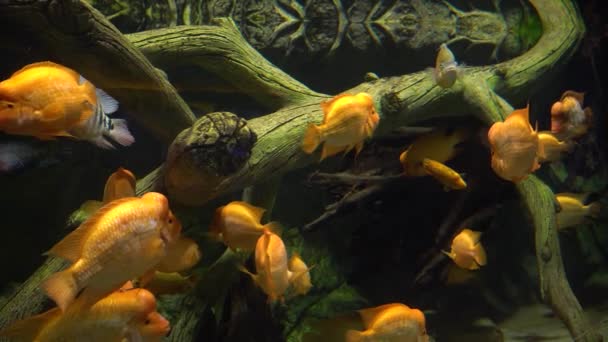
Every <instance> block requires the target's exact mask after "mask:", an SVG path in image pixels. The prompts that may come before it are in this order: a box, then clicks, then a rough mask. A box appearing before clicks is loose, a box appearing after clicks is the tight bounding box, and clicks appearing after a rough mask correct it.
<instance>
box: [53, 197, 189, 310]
mask: <svg viewBox="0 0 608 342" xmlns="http://www.w3.org/2000/svg"><path fill="white" fill-rule="evenodd" d="M180 233H181V224H180V222H179V221H178V219H177V218H176V217H175V216H174V215H173V213H172V212H171V210H170V209H169V202H168V200H167V198H166V197H165V196H164V195H162V194H160V193H157V192H148V193H146V194H144V195H143V196H142V197H141V198H137V197H127V198H122V199H118V200H115V201H112V202H110V203H108V204H106V205H105V206H103V207H102V208H101V209H99V210H98V211H97V212H96V213H95V214H94V215H93V216H91V217H90V218H89V219H87V220H86V221H85V222H84V223H83V224H81V225H80V227H78V228H77V229H75V230H74V231H72V232H71V233H70V234H68V236H66V237H65V238H64V239H63V240H61V241H60V242H59V243H57V244H56V245H55V246H53V247H52V248H51V249H50V250H49V251H48V252H47V254H49V255H52V256H56V257H60V258H63V259H66V260H69V261H72V264H71V266H70V267H69V268H67V269H65V270H63V271H60V272H57V273H55V274H53V275H51V276H50V277H48V278H47V279H46V280H45V281H44V282H43V283H42V285H41V287H42V289H43V290H44V292H45V293H46V294H47V295H48V296H49V297H50V298H51V299H53V300H54V301H55V303H56V304H57V306H59V308H60V309H61V310H62V311H65V310H66V308H67V307H68V306H69V305H70V304H71V303H72V301H73V300H74V298H75V297H76V294H77V293H78V292H80V290H82V289H84V291H83V293H82V294H81V296H85V297H87V298H88V300H89V301H90V303H94V302H95V301H96V300H98V299H100V298H103V297H104V296H106V295H107V294H109V293H111V292H112V291H114V290H116V289H118V288H119V287H120V286H121V285H122V284H124V283H125V282H126V281H127V280H131V279H133V278H136V277H139V276H141V275H143V274H145V273H146V272H150V271H153V268H154V267H155V266H156V265H157V264H158V263H159V262H160V261H161V260H162V258H163V257H164V256H165V255H166V254H167V248H168V246H170V245H171V244H173V243H174V242H175V241H176V240H177V238H178V237H179V235H180Z"/></svg>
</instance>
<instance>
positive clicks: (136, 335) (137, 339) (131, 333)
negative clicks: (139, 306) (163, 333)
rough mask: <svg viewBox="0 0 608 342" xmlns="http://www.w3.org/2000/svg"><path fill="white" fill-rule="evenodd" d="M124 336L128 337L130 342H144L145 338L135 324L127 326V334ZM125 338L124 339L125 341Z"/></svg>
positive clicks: (127, 339)
mask: <svg viewBox="0 0 608 342" xmlns="http://www.w3.org/2000/svg"><path fill="white" fill-rule="evenodd" d="M123 338H124V339H126V341H128V342H144V339H143V337H142V336H141V333H140V332H139V330H137V328H136V327H133V326H127V327H126V328H125V334H124V337H123ZM124 339H123V340H122V341H124ZM159 341H160V340H159Z"/></svg>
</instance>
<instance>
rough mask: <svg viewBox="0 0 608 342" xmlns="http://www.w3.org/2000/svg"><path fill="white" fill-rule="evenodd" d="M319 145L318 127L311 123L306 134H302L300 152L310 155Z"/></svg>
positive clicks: (319, 133) (319, 134)
mask: <svg viewBox="0 0 608 342" xmlns="http://www.w3.org/2000/svg"><path fill="white" fill-rule="evenodd" d="M319 144H321V132H320V130H319V126H316V125H315V124H313V123H311V124H309V125H308V128H307V129H306V132H305V133H304V140H303V141H302V150H303V151H304V152H305V153H307V154H311V153H312V152H313V151H314V150H316V149H317V147H319Z"/></svg>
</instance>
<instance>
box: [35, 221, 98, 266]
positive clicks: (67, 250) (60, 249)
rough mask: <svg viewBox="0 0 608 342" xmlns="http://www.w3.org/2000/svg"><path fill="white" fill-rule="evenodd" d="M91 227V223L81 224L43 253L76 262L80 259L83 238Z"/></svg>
mask: <svg viewBox="0 0 608 342" xmlns="http://www.w3.org/2000/svg"><path fill="white" fill-rule="evenodd" d="M85 223H86V221H85ZM83 227H84V229H83ZM89 227H90V226H89V225H85V224H81V225H80V226H79V227H78V228H76V229H74V230H73V231H72V232H71V233H69V234H68V235H67V236H66V237H64V238H63V240H61V241H59V242H57V243H56V244H55V245H54V246H53V247H51V249H49V250H48V251H46V252H45V253H43V255H51V256H54V257H59V258H62V259H65V260H69V261H71V262H76V260H78V259H80V255H81V251H82V244H83V240H84V238H85V237H86V235H87V233H88V231H89V229H88V228H89Z"/></svg>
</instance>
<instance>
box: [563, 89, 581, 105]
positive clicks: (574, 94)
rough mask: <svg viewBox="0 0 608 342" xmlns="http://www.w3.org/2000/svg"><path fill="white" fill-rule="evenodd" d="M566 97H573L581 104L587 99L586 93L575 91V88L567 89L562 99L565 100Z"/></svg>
mask: <svg viewBox="0 0 608 342" xmlns="http://www.w3.org/2000/svg"><path fill="white" fill-rule="evenodd" d="M566 97H573V98H574V99H575V100H576V101H578V103H579V104H580V105H581V106H582V105H583V102H584V101H585V93H579V92H577V91H574V90H566V91H565V92H564V93H563V94H562V97H561V98H560V101H563V100H564V99H565V98H566Z"/></svg>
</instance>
